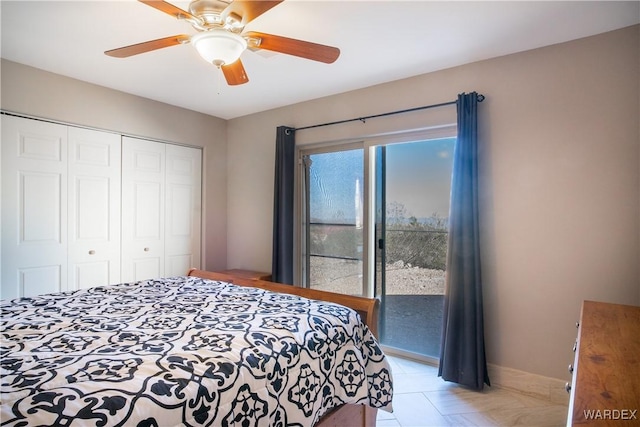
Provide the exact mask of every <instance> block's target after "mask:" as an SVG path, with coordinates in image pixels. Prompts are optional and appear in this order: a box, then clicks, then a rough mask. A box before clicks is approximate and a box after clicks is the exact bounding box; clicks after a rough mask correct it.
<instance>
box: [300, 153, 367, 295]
mask: <svg viewBox="0 0 640 427" xmlns="http://www.w3.org/2000/svg"><path fill="white" fill-rule="evenodd" d="M363 155H364V152H363V150H362V149H357V150H349V151H338V152H333V153H321V154H313V155H311V156H309V159H310V160H311V162H310V166H309V206H308V210H309V254H308V256H309V284H310V287H312V288H315V289H324V290H331V291H333V292H341V293H349V294H358V295H359V294H361V293H362V244H363V229H362V182H363V173H364V172H363Z"/></svg>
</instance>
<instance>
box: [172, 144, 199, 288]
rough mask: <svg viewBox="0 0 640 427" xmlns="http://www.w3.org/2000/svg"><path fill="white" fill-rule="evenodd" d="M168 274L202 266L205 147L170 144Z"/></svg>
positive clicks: (179, 273)
mask: <svg viewBox="0 0 640 427" xmlns="http://www.w3.org/2000/svg"><path fill="white" fill-rule="evenodd" d="M165 183H166V197H167V198H166V209H165V212H166V226H165V230H166V232H165V275H166V276H182V275H185V274H186V273H187V271H188V270H189V268H192V267H193V268H200V242H201V238H200V236H201V211H202V206H201V198H202V196H201V186H202V184H201V183H202V150H200V149H197V148H190V147H180V146H177V145H171V144H167V173H166V179H165Z"/></svg>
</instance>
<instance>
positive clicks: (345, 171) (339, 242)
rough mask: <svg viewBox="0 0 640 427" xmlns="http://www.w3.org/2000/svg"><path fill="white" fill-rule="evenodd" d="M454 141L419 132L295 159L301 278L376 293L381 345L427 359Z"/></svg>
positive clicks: (434, 341) (431, 352)
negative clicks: (300, 192)
mask: <svg viewBox="0 0 640 427" xmlns="http://www.w3.org/2000/svg"><path fill="white" fill-rule="evenodd" d="M454 145H455V138H454V137H452V138H425V139H423V140H417V141H410V142H403V143H385V144H370V145H368V146H367V144H364V148H361V147H356V148H354V147H347V148H346V149H345V147H341V149H339V150H335V151H331V150H326V149H325V150H324V151H318V152H308V153H304V152H303V153H302V155H301V160H302V162H301V163H302V164H303V169H304V183H305V185H304V197H303V209H302V211H303V212H304V214H303V221H302V222H303V224H304V226H303V239H302V240H303V242H304V243H303V245H302V257H301V259H302V264H303V266H302V271H303V275H302V278H303V282H304V284H305V285H306V286H308V287H311V288H315V289H323V290H330V291H333V292H340V293H346V294H352V295H366V296H376V297H377V298H379V299H380V300H381V315H380V328H379V331H380V337H379V338H380V340H381V342H382V344H383V345H385V346H387V347H388V348H391V349H395V350H397V351H398V352H408V353H412V354H415V355H418V356H424V357H426V358H437V357H438V355H439V348H440V335H441V326H442V308H443V302H444V276H445V263H446V254H447V233H448V230H447V224H448V215H449V193H450V186H451V168H452V159H453V147H454ZM367 165H369V166H368V167H366V166H367ZM367 245H369V247H367ZM369 271H371V273H368V272H369ZM368 282H371V283H368Z"/></svg>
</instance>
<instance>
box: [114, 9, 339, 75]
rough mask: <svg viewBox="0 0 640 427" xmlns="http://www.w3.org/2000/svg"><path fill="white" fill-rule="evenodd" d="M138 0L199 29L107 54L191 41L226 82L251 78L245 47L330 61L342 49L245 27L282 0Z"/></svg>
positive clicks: (125, 54)
mask: <svg viewBox="0 0 640 427" xmlns="http://www.w3.org/2000/svg"><path fill="white" fill-rule="evenodd" d="M138 1H140V2H141V3H144V4H146V5H148V6H151V7H153V8H155V9H157V10H159V11H161V12H164V13H166V14H169V15H171V16H173V17H174V18H176V19H180V20H184V21H187V22H188V23H190V24H191V26H193V28H194V29H195V30H196V31H198V32H197V33H196V34H194V35H187V34H178V35H175V36H171V37H164V38H161V39H157V40H150V41H147V42H143V43H138V44H134V45H130V46H125V47H121V48H118V49H112V50H108V51H106V52H105V54H106V55H109V56H112V57H116V58H126V57H129V56H133V55H138V54H140V53H145V52H150V51H152V50H157V49H162V48H165V47H170V46H175V45H178V44H186V43H191V44H192V45H194V47H195V48H196V50H197V51H198V53H199V54H200V56H202V57H203V58H204V59H205V60H206V61H207V62H209V63H212V64H213V65H215V66H217V67H219V68H220V69H221V70H222V73H223V74H224V77H225V80H226V81H227V83H228V84H229V85H240V84H244V83H247V82H248V81H249V78H248V77H247V73H246V72H245V69H244V66H243V65H242V61H241V60H240V56H241V55H242V53H243V52H244V51H245V50H246V49H251V50H259V49H265V50H270V51H274V52H279V53H285V54H288V55H293V56H298V57H301V58H306V59H311V60H313V61H319V62H324V63H326V64H331V63H333V62H334V61H335V60H336V59H338V56H340V49H338V48H335V47H332V46H325V45H321V44H317V43H311V42H307V41H303V40H297V39H290V38H287V37H282V36H276V35H272V34H266V33H259V32H255V31H248V32H246V33H243V30H244V27H245V25H247V24H248V23H249V22H251V21H253V20H254V19H256V18H257V17H258V16H260V15H262V14H263V13H265V12H267V11H268V10H269V9H271V8H273V7H275V6H277V5H278V4H280V3H282V2H283V1H284V0H279V1H269V0H253V1H248V0H193V1H192V2H191V3H190V4H189V12H187V11H185V10H183V9H181V8H179V7H177V6H174V5H172V4H171V3H168V2H166V1H163V0H138Z"/></svg>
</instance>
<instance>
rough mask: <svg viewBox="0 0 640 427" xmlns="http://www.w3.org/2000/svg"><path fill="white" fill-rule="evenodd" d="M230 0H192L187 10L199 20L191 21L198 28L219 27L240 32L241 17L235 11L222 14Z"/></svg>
mask: <svg viewBox="0 0 640 427" xmlns="http://www.w3.org/2000/svg"><path fill="white" fill-rule="evenodd" d="M230 3H231V2H230V1H224V0H194V1H192V2H191V3H190V4H189V12H190V13H191V14H192V15H193V16H196V17H198V18H199V19H200V22H197V23H193V24H194V27H196V29H199V30H209V29H213V28H220V29H224V30H228V31H233V32H240V31H242V29H243V25H242V17H241V16H238V15H236V14H235V13H228V14H226V16H225V15H224V14H223V12H224V10H225V9H226V8H227V7H228V6H229V4H230Z"/></svg>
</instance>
